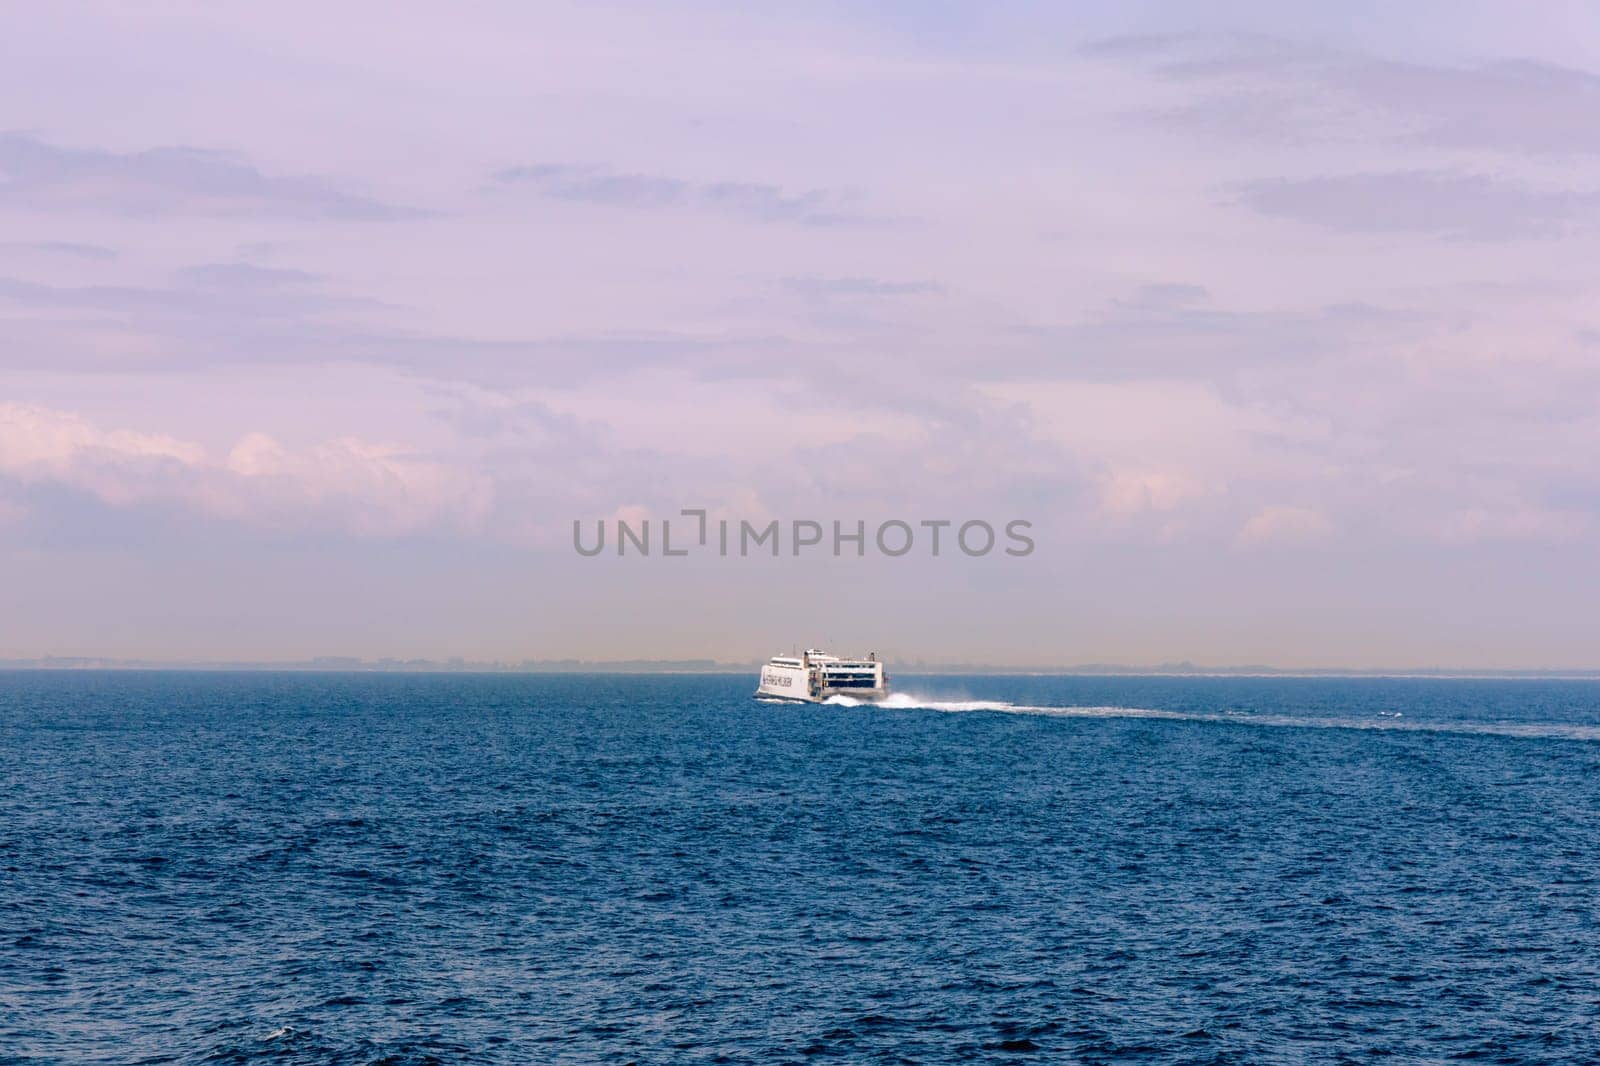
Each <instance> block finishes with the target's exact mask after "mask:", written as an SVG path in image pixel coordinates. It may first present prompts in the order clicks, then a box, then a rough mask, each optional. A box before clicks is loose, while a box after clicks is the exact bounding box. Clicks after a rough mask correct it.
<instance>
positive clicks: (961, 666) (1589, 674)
mask: <svg viewBox="0 0 1600 1066" xmlns="http://www.w3.org/2000/svg"><path fill="white" fill-rule="evenodd" d="M760 665H761V664H760V662H759V661H758V660H751V661H749V662H723V661H720V660H716V659H524V660H520V661H516V662H502V661H479V660H471V659H460V658H451V659H391V658H382V659H363V658H359V657H355V656H340V655H325V656H317V657H315V658H311V659H285V660H259V661H251V660H221V659H217V660H212V659H118V658H108V657H99V656H75V655H51V656H45V657H43V658H33V659H22V658H19V659H0V671H3V670H189V671H201V672H224V671H252V672H283V673H413V674H439V673H452V674H746V673H754V672H755V671H756V670H757V669H759V668H760ZM898 669H899V672H900V673H902V674H907V675H913V676H915V675H941V674H948V675H984V674H988V675H994V676H1010V677H1028V676H1036V677H1069V676H1083V677H1387V678H1403V677H1415V678H1460V679H1471V678H1483V679H1504V680H1515V679H1519V678H1525V679H1531V680H1548V681H1557V680H1580V681H1586V680H1600V668H1567V669H1562V668H1547V669H1483V668H1466V667H1391V668H1383V667H1365V668H1362V667H1348V668H1340V667H1278V666H1263V665H1247V666H1203V665H1197V664H1195V663H1191V662H1178V663H1157V664H1155V665H1151V666H1129V665H1127V664H1120V663H1080V664H1076V665H1058V666H997V665H994V664H991V663H929V662H921V661H912V662H901V663H900V664H899V667H898Z"/></svg>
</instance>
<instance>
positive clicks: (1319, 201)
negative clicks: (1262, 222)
mask: <svg viewBox="0 0 1600 1066" xmlns="http://www.w3.org/2000/svg"><path fill="white" fill-rule="evenodd" d="M1234 192H1235V195H1236V196H1237V197H1238V202H1239V203H1241V204H1243V205H1244V206H1246V207H1249V208H1250V209H1252V210H1254V211H1256V212H1258V213H1260V214H1263V215H1269V216H1272V217H1276V218H1287V219H1292V220H1294V221H1297V222H1308V223H1311V224H1313V225H1319V226H1323V227H1326V228H1329V229H1336V230H1342V231H1345V232H1350V233H1415V234H1425V235H1428V236H1435V237H1446V238H1457V239H1472V240H1503V239H1512V238H1519V237H1545V236H1556V235H1560V234H1561V233H1564V232H1566V231H1569V230H1572V229H1576V228H1579V227H1587V226H1589V225H1591V224H1592V222H1593V220H1594V218H1595V212H1596V209H1597V208H1600V193H1593V192H1571V191H1545V190H1537V189H1532V188H1529V187H1528V186H1526V185H1522V184H1519V183H1515V182H1510V181H1505V180H1497V179H1494V178H1489V177H1485V176H1483V175H1478V174H1455V173H1450V172H1441V171H1403V172H1398V173H1372V174H1347V175H1340V176H1332V177H1317V178H1300V179H1288V178H1278V179H1273V180H1269V181H1255V182H1248V183H1245V184H1242V185H1239V186H1236V187H1235V189H1234Z"/></svg>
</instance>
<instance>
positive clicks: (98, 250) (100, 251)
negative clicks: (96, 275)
mask: <svg viewBox="0 0 1600 1066" xmlns="http://www.w3.org/2000/svg"><path fill="white" fill-rule="evenodd" d="M0 184H3V181H0ZM0 252H26V253H32V254H37V255H51V256H64V257H66V258H69V259H84V260H95V261H98V262H109V261H110V260H113V259H115V258H117V252H116V250H115V249H113V248H107V247H105V246H104V245H99V244H80V243H78V242H76V241H4V242H0Z"/></svg>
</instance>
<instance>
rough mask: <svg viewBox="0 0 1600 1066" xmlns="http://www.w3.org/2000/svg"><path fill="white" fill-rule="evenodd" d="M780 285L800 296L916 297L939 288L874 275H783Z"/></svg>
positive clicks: (929, 284) (941, 288)
mask: <svg viewBox="0 0 1600 1066" xmlns="http://www.w3.org/2000/svg"><path fill="white" fill-rule="evenodd" d="M782 284H783V286H784V288H786V289H789V290H791V291H792V292H797V293H800V294H801V295H803V296H814V297H829V296H844V297H850V296H869V297H870V296H916V295H922V294H925V293H936V292H941V291H943V286H941V285H936V284H934V283H933V282H931V281H882V280H879V279H877V278H823V277H801V278H784V279H783V282H782Z"/></svg>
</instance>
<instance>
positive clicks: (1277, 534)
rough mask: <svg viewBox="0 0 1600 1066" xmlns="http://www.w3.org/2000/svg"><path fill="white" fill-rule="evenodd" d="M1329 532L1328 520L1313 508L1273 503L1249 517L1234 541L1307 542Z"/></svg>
mask: <svg viewBox="0 0 1600 1066" xmlns="http://www.w3.org/2000/svg"><path fill="white" fill-rule="evenodd" d="M1332 532H1333V525H1332V523H1330V522H1329V521H1328V519H1327V517H1326V516H1325V515H1323V513H1322V512H1321V511H1318V510H1316V509H1315V508H1311V507H1290V506H1284V505H1273V506H1270V507H1263V508H1262V509H1261V510H1259V511H1257V512H1256V513H1255V514H1253V515H1251V516H1250V518H1249V519H1248V520H1247V521H1246V522H1245V524H1244V525H1243V527H1241V528H1240V530H1239V536H1238V538H1237V543H1239V544H1240V545H1249V546H1254V545H1262V544H1307V543H1311V542H1313V541H1318V540H1322V539H1323V538H1325V537H1327V536H1328V535H1329V534H1330V533H1332Z"/></svg>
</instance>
